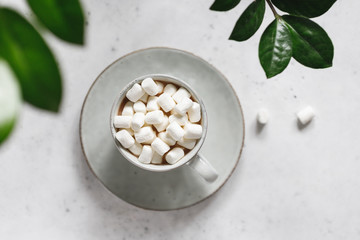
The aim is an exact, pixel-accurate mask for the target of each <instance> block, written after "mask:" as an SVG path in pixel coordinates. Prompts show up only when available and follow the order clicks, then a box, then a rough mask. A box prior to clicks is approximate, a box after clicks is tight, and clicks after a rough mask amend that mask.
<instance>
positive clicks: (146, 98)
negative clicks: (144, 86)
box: [139, 93, 149, 103]
mask: <svg viewBox="0 0 360 240" xmlns="http://www.w3.org/2000/svg"><path fill="white" fill-rule="evenodd" d="M148 97H149V94H147V93H145V94H144V95H143V96H142V97H141V98H140V99H139V100H140V101H142V102H143V103H146V102H147V100H148Z"/></svg>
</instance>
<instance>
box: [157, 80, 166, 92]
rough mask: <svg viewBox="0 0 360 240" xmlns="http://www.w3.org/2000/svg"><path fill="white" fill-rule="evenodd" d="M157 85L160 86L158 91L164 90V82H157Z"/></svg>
mask: <svg viewBox="0 0 360 240" xmlns="http://www.w3.org/2000/svg"><path fill="white" fill-rule="evenodd" d="M156 85H157V86H158V92H157V93H161V92H162V91H163V90H164V83H162V82H156Z"/></svg>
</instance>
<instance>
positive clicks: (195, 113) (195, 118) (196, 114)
mask: <svg viewBox="0 0 360 240" xmlns="http://www.w3.org/2000/svg"><path fill="white" fill-rule="evenodd" d="M188 115H189V120H190V122H193V123H195V122H199V121H200V119H201V111H200V104H198V103H197V102H193V105H192V106H191V108H190V109H189V111H188Z"/></svg>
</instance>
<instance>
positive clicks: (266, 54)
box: [259, 18, 292, 78]
mask: <svg viewBox="0 0 360 240" xmlns="http://www.w3.org/2000/svg"><path fill="white" fill-rule="evenodd" d="M291 47H292V42H291V36H290V32H289V30H288V29H287V27H286V26H285V24H284V22H283V21H282V20H281V19H278V18H276V19H275V20H274V21H273V22H272V23H271V24H270V25H269V26H268V27H267V28H266V29H265V31H264V33H263V35H262V36H261V39H260V44H259V58H260V63H261V66H262V67H263V69H264V71H265V73H266V76H267V78H271V77H273V76H275V75H277V74H279V73H281V72H282V71H283V70H284V69H285V68H286V67H287V65H288V64H289V62H290V59H291V53H292V51H291Z"/></svg>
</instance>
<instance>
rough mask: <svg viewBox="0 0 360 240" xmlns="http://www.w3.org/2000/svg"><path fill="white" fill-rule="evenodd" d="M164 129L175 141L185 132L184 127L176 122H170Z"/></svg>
mask: <svg viewBox="0 0 360 240" xmlns="http://www.w3.org/2000/svg"><path fill="white" fill-rule="evenodd" d="M166 131H167V132H168V133H169V135H170V136H171V137H172V138H173V139H174V140H175V141H179V140H180V139H181V138H182V137H183V136H184V134H185V131H184V129H182V127H180V125H179V124H178V123H177V122H172V123H170V125H169V126H168V127H167V128H166Z"/></svg>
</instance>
